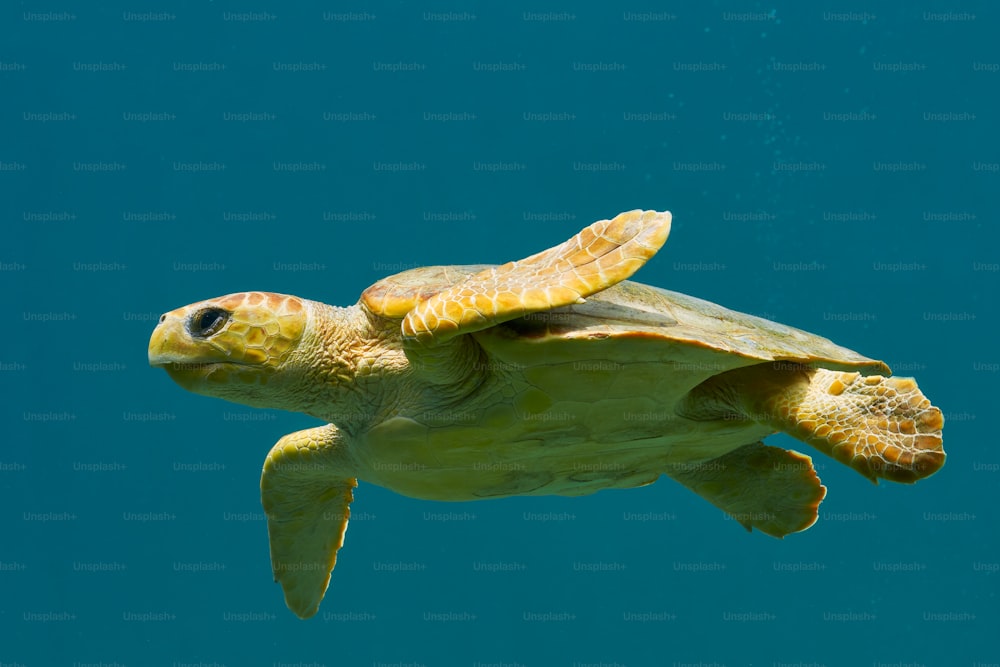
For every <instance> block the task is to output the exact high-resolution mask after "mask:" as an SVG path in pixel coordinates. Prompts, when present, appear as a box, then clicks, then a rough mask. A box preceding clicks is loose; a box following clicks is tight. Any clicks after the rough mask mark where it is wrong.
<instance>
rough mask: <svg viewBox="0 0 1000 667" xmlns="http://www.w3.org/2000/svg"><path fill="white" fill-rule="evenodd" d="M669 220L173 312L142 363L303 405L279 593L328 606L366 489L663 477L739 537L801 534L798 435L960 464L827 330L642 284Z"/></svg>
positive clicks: (804, 499) (287, 472) (290, 464)
mask: <svg viewBox="0 0 1000 667" xmlns="http://www.w3.org/2000/svg"><path fill="white" fill-rule="evenodd" d="M670 221H671V216H670V214H669V213H658V212H655V211H630V212H627V213H622V214H620V215H618V216H617V217H615V218H614V219H612V220H601V221H599V222H596V223H594V224H592V225H590V226H589V227H587V228H585V229H584V230H583V231H581V232H580V233H579V234H577V235H576V236H574V237H573V238H571V239H569V240H568V241H566V242H565V243H562V244H561V245H558V246H555V247H554V248H551V249H549V250H546V251H544V252H541V253H538V254H536V255H532V256H531V257H528V258H526V259H522V260H519V261H516V262H510V263H507V264H504V265H502V266H488V265H474V266H433V267H426V268H418V269H413V270H410V271H404V272H403V273H399V274H397V275H394V276H390V277H388V278H385V279H383V280H380V281H379V282H377V283H375V284H374V285H372V286H371V287H369V288H368V289H366V290H365V291H364V293H363V294H362V295H361V299H360V301H359V302H358V303H357V304H356V305H354V306H351V307H348V308H336V307H333V306H328V305H325V304H322V303H318V302H315V301H307V300H305V299H301V298H298V297H295V296H287V295H282V294H274V293H269V292H246V293H240V294H230V295H228V296H223V297H219V298H215V299H209V300H207V301H201V302H198V303H195V304H192V305H189V306H186V307H184V308H180V309H178V310H174V311H172V312H169V313H166V314H165V315H163V316H162V317H161V318H160V321H159V324H158V325H157V327H156V329H155V331H154V332H153V334H152V338H151V340H150V342H149V361H150V363H151V364H152V365H153V366H158V367H162V368H164V369H165V370H166V371H167V373H168V374H169V375H170V377H171V378H173V379H174V380H175V381H176V382H177V383H178V384H180V385H181V386H182V387H184V388H185V389H188V390H191V391H194V392H197V393H201V394H207V395H209V396H216V397H219V398H223V399H226V400H229V401H234V402H237V403H242V404H245V405H250V406H255V407H264V408H279V409H286V410H292V411H296V412H303V413H306V414H309V415H312V416H314V417H317V418H319V419H321V420H323V421H324V422H329V423H328V424H327V425H325V426H320V427H318V428H311V429H307V430H304V431H299V432H297V433H291V434H289V435H286V436H285V437H283V438H281V439H280V440H279V441H278V443H277V444H276V445H275V446H274V447H273V449H271V452H270V454H268V456H267V459H266V461H265V463H264V469H263V474H262V476H261V496H262V501H263V505H264V510H265V512H266V514H267V520H268V532H269V535H270V544H271V561H272V567H273V571H274V576H275V579H276V581H278V582H280V583H281V586H282V588H283V589H284V594H285V601H286V603H287V604H288V607H289V608H290V609H291V610H292V611H293V612H295V613H296V614H297V615H298V616H300V617H302V618H308V617H309V616H312V615H313V614H315V613H316V611H317V609H318V608H319V604H320V601H321V600H322V598H323V596H324V594H325V592H326V589H327V586H328V584H329V581H330V573H331V571H332V570H333V567H334V564H335V563H336V560H337V550H338V549H339V548H340V547H341V545H342V544H343V540H344V531H345V530H346V528H347V520H348V516H349V514H350V511H349V506H350V503H351V501H352V500H353V492H354V488H355V487H356V486H357V483H358V480H362V481H365V482H370V483H372V484H378V485H380V486H383V487H385V488H388V489H392V490H393V491H396V492H398V493H401V494H403V495H406V496H411V497H414V498H422V499H429V500H439V501H441V500H444V501H467V500H478V499H483V498H500V497H504V496H519V495H549V494H556V495H566V496H576V495H583V494H589V493H593V492H595V491H599V490H601V489H608V488H629V487H636V486H641V485H645V484H649V483H651V482H654V481H655V480H656V479H657V478H658V477H659V476H660V475H663V474H665V475H667V476H669V477H671V478H673V479H674V480H676V481H678V482H680V483H681V484H683V485H684V486H686V487H688V488H689V489H691V490H693V491H694V492H695V493H698V494H699V495H701V496H702V497H704V498H705V499H707V500H708V501H709V502H711V503H713V504H714V505H716V506H717V507H719V508H721V509H722V510H724V511H725V512H727V513H728V514H730V515H731V516H732V517H733V518H735V519H736V520H737V521H739V522H740V523H741V524H743V526H745V527H746V528H747V529H752V528H757V529H758V530H760V531H762V532H764V533H767V534H768V535H773V536H776V537H782V536H784V535H786V534H788V533H792V532H796V531H800V530H804V529H806V528H808V527H809V526H811V525H812V524H813V523H814V522H815V521H816V517H817V508H818V506H819V503H820V501H822V500H823V497H824V496H825V494H826V488H825V487H824V486H823V485H822V484H820V481H819V478H818V477H817V475H816V472H815V470H814V469H813V466H812V459H811V458H810V457H808V456H805V455H804V454H799V453H797V452H793V451H788V450H785V449H780V448H777V447H772V446H768V445H764V444H763V443H761V442H760V441H761V439H762V438H764V437H765V436H767V435H769V434H772V433H775V432H776V431H783V432H785V433H787V434H789V435H791V436H792V437H794V438H797V439H799V440H801V441H802V442H805V443H808V444H809V445H811V446H813V447H814V448H816V449H818V450H820V451H821V452H823V453H824V454H828V455H830V456H832V457H833V458H834V459H836V460H838V461H841V462H843V463H846V464H847V465H849V466H851V467H853V468H854V469H855V470H857V471H858V472H860V473H861V474H862V475H864V476H865V477H867V478H869V479H871V480H872V481H876V480H877V478H880V477H881V478H885V479H889V480H892V481H896V482H913V481H916V480H917V479H920V478H922V477H926V476H928V475H930V474H932V473H934V472H935V471H937V470H938V469H939V468H940V467H941V466H942V465H943V464H944V460H945V454H944V451H943V449H942V444H941V442H942V441H941V428H942V426H943V418H942V414H941V411H940V410H938V409H937V408H935V407H933V406H932V405H931V403H930V401H929V400H928V399H926V398H925V397H924V396H923V394H922V393H921V392H920V390H919V389H918V388H917V385H916V382H914V380H913V379H910V378H890V377H888V375H889V369H888V367H886V365H885V364H883V363H882V362H880V361H875V360H872V359H868V358H866V357H863V356H861V355H860V354H857V353H856V352H852V351H850V350H847V349H845V348H843V347H839V346H837V345H835V344H834V343H832V342H830V341H829V340H827V339H825V338H821V337H819V336H815V335H813V334H810V333H806V332H803V331H800V330H798V329H793V328H791V327H787V326H784V325H781V324H776V323H774V322H770V321H768V320H764V319H761V318H759V317H753V316H751V315H745V314H742V313H737V312H733V311H731V310H727V309H725V308H723V307H721V306H717V305H715V304H712V303H708V302H706V301H702V300H700V299H696V298H693V297H690V296H685V295H683V294H678V293H675V292H669V291H666V290H662V289H658V288H655V287H649V286H646V285H640V284H637V283H632V282H627V281H625V279H626V278H628V277H629V276H631V275H632V274H633V273H635V271H636V270H638V269H639V267H641V266H642V265H643V264H644V263H645V262H646V261H647V260H648V259H649V258H650V257H652V256H653V255H654V254H655V253H656V252H657V250H658V249H659V248H660V246H661V245H662V244H663V243H664V241H665V240H666V238H667V234H668V232H669V230H670Z"/></svg>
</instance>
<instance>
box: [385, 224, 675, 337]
mask: <svg viewBox="0 0 1000 667" xmlns="http://www.w3.org/2000/svg"><path fill="white" fill-rule="evenodd" d="M669 233H670V213H658V212H656V211H629V212H627V213H621V214H620V215H618V216H616V217H615V218H614V219H613V220H601V221H599V222H595V223H594V224H592V225H590V226H589V227H587V228H585V229H584V230H583V231H581V232H580V233H579V234H577V235H576V236H574V237H573V238H571V239H569V240H568V241H566V242H564V243H562V244H560V245H558V246H556V247H554V248H549V249H548V250H545V251H543V252H540V253H538V254H536V255H532V256H531V257H528V258H526V259H522V260H518V261H516V262H508V263H506V264H504V265H502V266H497V267H491V268H489V269H486V270H485V271H481V272H480V273H477V274H474V275H472V276H470V277H468V278H466V279H465V280H463V281H462V282H460V283H457V284H455V285H453V286H452V287H450V288H448V289H446V290H444V291H442V292H439V293H437V294H435V295H434V296H432V297H431V298H429V299H427V300H426V301H424V302H423V303H421V304H419V305H418V306H417V307H415V308H414V309H413V310H411V311H410V312H409V313H408V314H407V316H406V318H405V319H404V320H403V336H404V338H407V339H411V340H412V339H416V340H417V341H419V342H420V343H422V344H430V345H439V344H441V343H443V342H445V341H447V340H450V339H452V338H454V337H455V336H459V335H461V334H467V333H472V332H474V331H480V330H482V329H486V328H489V327H491V326H494V325H496V324H500V323H502V322H506V321H507V320H512V319H515V318H518V317H523V316H525V315H528V314H529V313H537V312H540V311H545V310H551V309H553V308H558V307H560V306H569V305H572V304H575V303H582V302H583V298H584V297H587V296H590V295H591V294H594V293H595V292H600V291H601V290H603V289H606V288H608V287H611V286H612V285H614V284H616V283H619V282H621V281H623V280H625V279H627V278H628V277H629V276H631V275H632V274H633V273H635V272H636V271H638V270H639V267H641V266H642V265H643V264H645V263H646V260H648V259H649V258H650V257H652V256H653V255H655V254H656V251H657V250H659V249H660V246H662V245H663V243H664V242H665V241H666V240H667V235H668V234H669Z"/></svg>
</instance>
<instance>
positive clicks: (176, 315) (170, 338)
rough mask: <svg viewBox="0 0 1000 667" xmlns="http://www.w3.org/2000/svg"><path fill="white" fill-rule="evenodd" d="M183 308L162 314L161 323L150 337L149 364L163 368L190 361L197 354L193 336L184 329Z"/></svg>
mask: <svg viewBox="0 0 1000 667" xmlns="http://www.w3.org/2000/svg"><path fill="white" fill-rule="evenodd" d="M185 319H186V318H185V317H184V313H183V309H181V310H175V311H172V312H169V313H166V314H164V315H160V323H159V324H157V325H156V328H155V329H153V335H152V336H150V338H149V365H150V366H153V367H154V368H162V367H164V366H169V365H171V364H180V363H185V362H187V363H190V361H191V359H192V358H193V357H195V356H197V353H196V351H195V349H194V346H193V345H192V344H191V342H192V341H191V337H190V336H188V334H187V331H185V330H184V322H185Z"/></svg>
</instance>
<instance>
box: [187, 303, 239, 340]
mask: <svg viewBox="0 0 1000 667" xmlns="http://www.w3.org/2000/svg"><path fill="white" fill-rule="evenodd" d="M227 321H229V313H227V312H226V311H224V310H222V309H221V308H205V309H204V310H199V311H198V312H197V313H195V314H194V316H193V317H192V318H191V319H190V320H188V331H190V332H191V335H192V336H195V337H196V338H208V337H209V336H211V335H214V334H216V333H218V332H219V329H221V328H222V327H223V325H224V324H225V323H226V322H227Z"/></svg>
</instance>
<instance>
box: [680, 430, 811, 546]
mask: <svg viewBox="0 0 1000 667" xmlns="http://www.w3.org/2000/svg"><path fill="white" fill-rule="evenodd" d="M665 472H666V473H667V475H669V476H670V477H672V478H673V479H675V480H677V481H678V482H680V483H681V484H683V485H684V486H686V487H688V488H689V489H691V490H692V491H694V492H695V493H697V494H698V495H699V496H701V497H702V498H704V499H705V500H707V501H708V502H710V503H712V504H713V505H715V506H716V507H718V508H719V509H721V510H723V511H724V512H726V513H728V514H729V515H730V516H732V517H733V518H734V519H736V520H737V521H739V522H740V523H741V524H742V525H743V527H744V528H746V529H747V530H751V529H752V528H756V529H757V530H759V531H761V532H763V533H767V534H768V535H771V536H772V537H784V536H785V535H787V534H789V533H796V532H798V531H800V530H805V529H806V528H808V527H809V526H811V525H813V524H814V523H816V516H817V512H818V508H819V504H820V502H822V501H823V498H824V497H825V496H826V487H825V486H823V485H822V484H820V481H819V477H817V476H816V471H815V470H814V469H813V466H812V459H810V458H809V457H808V456H805V455H804V454H799V453H798V452H790V451H788V450H786V449H781V448H779V447H769V446H767V445H765V444H763V443H760V442H755V443H753V444H752V445H745V446H743V447H740V448H739V449H736V450H733V451H732V452H729V453H728V454H725V455H723V456H720V457H719V458H717V459H712V460H711V461H705V462H702V463H697V464H694V463H691V464H684V463H677V464H673V465H671V466H670V468H669V469H667V470H666V471H665Z"/></svg>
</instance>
